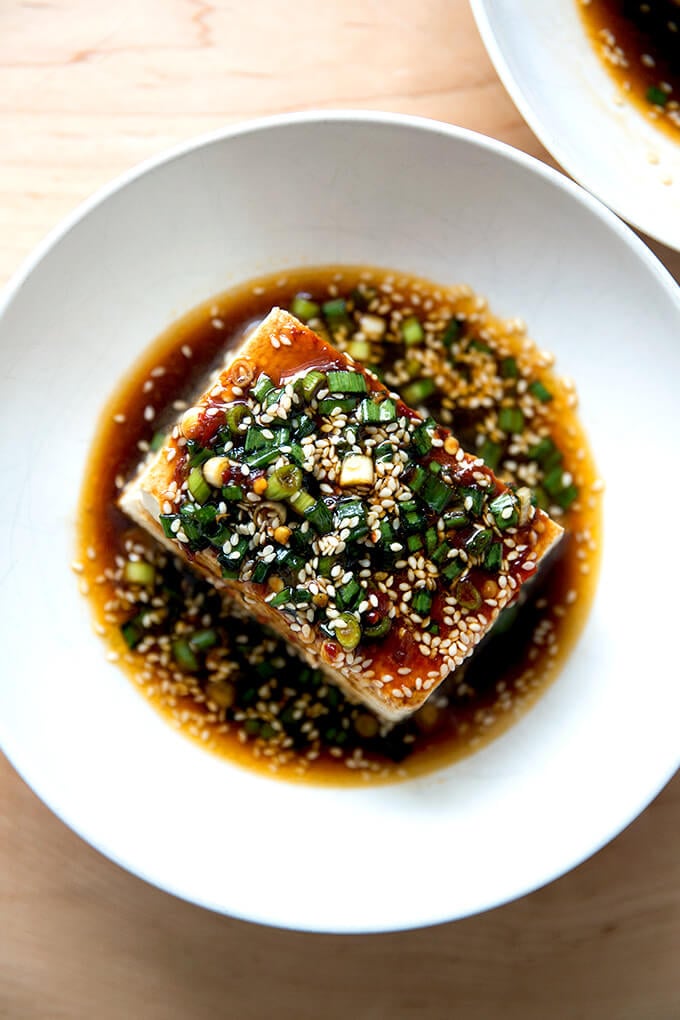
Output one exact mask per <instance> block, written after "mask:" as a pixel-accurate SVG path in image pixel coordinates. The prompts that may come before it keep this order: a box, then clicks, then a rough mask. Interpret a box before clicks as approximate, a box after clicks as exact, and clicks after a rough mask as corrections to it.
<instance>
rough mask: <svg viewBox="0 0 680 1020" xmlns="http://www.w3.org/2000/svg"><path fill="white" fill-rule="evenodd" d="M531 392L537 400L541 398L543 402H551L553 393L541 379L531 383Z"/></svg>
mask: <svg viewBox="0 0 680 1020" xmlns="http://www.w3.org/2000/svg"><path fill="white" fill-rule="evenodd" d="M529 393H531V394H533V396H534V397H536V399H537V400H540V401H541V403H542V404H547V403H549V402H550V401H551V400H552V398H553V395H552V393H551V392H550V390H549V389H547V387H546V386H544V385H543V383H542V382H541V380H540V379H536V380H535V382H532V383H529Z"/></svg>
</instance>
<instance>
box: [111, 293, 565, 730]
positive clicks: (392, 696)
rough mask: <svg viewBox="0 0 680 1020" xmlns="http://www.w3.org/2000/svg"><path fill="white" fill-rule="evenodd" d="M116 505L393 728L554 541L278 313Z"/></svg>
mask: <svg viewBox="0 0 680 1020" xmlns="http://www.w3.org/2000/svg"><path fill="white" fill-rule="evenodd" d="M120 505H121V507H122V508H123V510H124V511H125V512H126V513H127V514H129V516H130V517H132V518H133V519H134V520H135V521H137V522H138V523H139V524H140V525H142V527H144V528H146V529H147V530H148V531H149V532H150V533H151V534H152V535H154V536H155V537H156V538H157V539H158V540H159V541H161V542H163V543H164V544H166V545H167V546H169V547H170V548H172V549H174V550H175V552H176V553H178V554H179V555H180V556H182V557H183V558H184V560H185V561H186V562H187V563H189V564H190V565H191V566H192V567H193V568H194V569H195V570H197V571H198V572H199V573H201V574H202V575H203V576H205V577H206V578H209V579H210V580H211V581H212V582H213V583H214V584H215V585H216V586H218V587H219V588H221V589H222V590H224V591H226V592H227V593H228V594H229V596H230V597H231V598H233V599H234V600H235V601H236V602H238V603H240V604H241V606H242V607H245V609H246V611H247V612H248V613H249V614H251V615H252V616H253V617H255V618H256V619H257V620H259V621H260V622H261V623H263V624H267V625H268V626H270V627H272V628H273V629H274V630H276V631H277V632H278V633H279V634H281V635H282V636H283V637H284V638H286V639H287V640H288V641H289V642H290V643H291V644H292V645H294V646H295V647H296V649H297V650H298V652H299V653H300V654H301V655H302V656H303V658H305V659H306V660H307V661H308V662H309V663H310V664H312V665H313V666H320V667H321V668H322V669H323V670H324V671H325V672H326V674H327V675H328V676H329V678H330V679H331V680H332V681H334V682H335V683H336V684H338V685H339V686H340V687H341V688H342V689H343V690H344V691H345V692H346V693H347V694H348V695H349V696H350V697H352V698H353V699H354V700H360V701H363V702H364V703H365V704H366V705H368V706H369V707H370V708H371V709H373V710H374V711H375V712H376V713H377V714H378V715H380V716H381V717H382V718H383V719H385V720H390V721H395V720H398V719H400V718H402V717H404V716H405V715H408V714H409V713H411V712H413V711H414V710H415V709H417V708H418V707H419V706H421V705H422V704H423V702H424V701H425V699H426V698H427V697H428V696H429V695H430V694H431V693H432V692H433V691H434V690H435V689H436V688H437V686H438V685H439V684H440V683H441V682H442V680H444V678H445V677H446V676H448V674H449V673H450V672H451V671H452V670H455V669H456V668H457V667H458V666H460V665H461V663H462V662H463V661H464V660H465V659H466V658H467V656H469V655H470V654H471V653H472V652H473V651H474V649H475V647H476V645H477V644H478V643H479V642H480V640H481V639H482V638H483V637H484V636H485V634H487V633H488V631H489V629H490V628H491V626H492V625H493V623H494V621H495V619H496V617H497V616H498V614H499V612H500V611H501V610H502V609H503V608H504V607H505V606H507V605H508V604H509V603H511V602H513V601H514V600H515V599H516V598H517V597H518V595H519V592H520V589H521V587H522V585H523V584H525V582H526V581H528V580H529V578H531V577H532V575H533V574H534V573H535V571H536V569H537V567H538V564H539V563H540V561H541V559H542V558H543V557H544V556H545V555H546V554H547V553H548V551H549V550H550V549H551V547H552V546H553V545H554V544H555V542H556V541H558V540H559V538H560V536H561V534H562V529H561V528H560V527H559V525H557V524H555V523H554V522H553V521H552V520H551V519H550V518H549V517H548V516H547V515H546V514H545V513H543V511H541V510H539V509H536V508H535V507H534V506H533V505H532V503H531V496H530V492H529V490H522V489H520V490H517V491H516V492H513V491H511V490H510V489H508V488H507V487H506V486H505V485H503V484H502V483H501V482H500V481H499V480H498V479H497V478H496V477H495V476H494V475H493V473H492V472H491V471H490V470H489V469H488V468H487V467H485V465H484V464H483V462H482V461H481V460H480V459H478V458H475V457H471V456H469V455H468V454H467V453H465V452H464V451H463V449H462V448H461V447H460V446H459V444H458V442H457V440H456V438H455V437H454V436H453V435H452V434H451V433H450V432H449V431H448V430H447V429H445V428H443V427H441V426H438V425H436V424H435V422H434V421H432V420H431V419H423V418H422V417H421V416H420V415H419V414H417V413H416V412H414V411H413V410H411V409H410V408H408V407H407V406H406V405H405V404H403V403H402V401H401V400H399V399H398V397H397V396H396V395H395V394H391V393H389V392H388V391H387V390H386V389H385V387H384V386H383V385H382V384H381V383H380V382H379V380H378V379H377V378H376V377H375V376H374V375H373V374H372V373H370V372H368V371H366V370H364V369H363V368H362V367H361V366H359V365H358V364H356V363H355V362H353V361H352V359H351V358H349V357H348V356H346V355H344V354H341V353H339V352H338V351H336V350H335V349H334V348H333V347H331V346H330V345H329V344H328V343H326V342H325V341H324V340H322V339H321V338H320V337H318V336H317V335H316V334H315V333H313V332H312V330H310V329H309V328H307V327H306V326H304V325H302V324H301V323H300V322H298V321H297V319H295V318H293V317H292V316H291V315H289V314H288V313H286V312H284V311H281V310H280V309H278V308H275V309H274V310H273V311H272V312H271V313H270V314H269V315H268V316H267V318H266V319H265V320H264V321H263V322H262V323H261V325H260V326H258V327H257V328H256V329H255V330H254V331H253V332H252V333H251V334H250V335H249V336H247V337H246V338H245V339H244V340H243V341H242V342H241V344H240V346H239V347H238V348H237V349H236V350H234V351H233V352H232V353H231V354H230V355H229V359H228V361H227V362H226V363H225V366H224V368H223V370H222V371H221V372H220V373H219V375H218V376H217V377H215V378H214V379H213V381H212V382H211V384H210V385H209V387H208V389H207V390H206V391H205V392H204V393H202V394H200V395H197V397H196V400H195V406H193V407H191V408H189V410H188V411H186V412H185V413H184V415H183V416H182V418H181V420H180V421H178V422H177V424H176V425H175V427H174V428H173V429H172V432H171V434H170V435H169V436H168V438H167V440H166V442H165V444H164V445H163V446H162V448H161V449H160V450H159V451H158V452H157V453H155V454H154V455H152V456H151V458H150V459H149V460H147V461H146V462H145V463H144V464H142V466H141V467H140V470H139V472H138V474H137V476H136V477H135V478H134V479H133V480H132V481H131V482H130V483H129V484H128V485H127V487H126V488H125V490H124V491H123V493H122V496H121V500H120Z"/></svg>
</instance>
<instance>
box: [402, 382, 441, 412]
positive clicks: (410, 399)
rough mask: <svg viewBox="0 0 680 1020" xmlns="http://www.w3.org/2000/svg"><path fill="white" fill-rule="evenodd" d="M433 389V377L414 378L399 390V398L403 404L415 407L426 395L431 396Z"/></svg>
mask: <svg viewBox="0 0 680 1020" xmlns="http://www.w3.org/2000/svg"><path fill="white" fill-rule="evenodd" d="M434 391H435V384H434V379H415V380H414V381H413V382H411V383H407V385H406V386H404V388H403V390H402V391H401V399H402V400H403V401H404V403H405V404H409V405H411V406H414V407H417V406H419V405H420V404H422V403H423V401H424V400H427V398H428V397H431V396H432V394H433V393H434Z"/></svg>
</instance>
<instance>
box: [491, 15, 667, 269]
mask: <svg viewBox="0 0 680 1020" xmlns="http://www.w3.org/2000/svg"><path fill="white" fill-rule="evenodd" d="M578 2H580V0H553V2H552V3H549V4H546V3H544V2H543V0H516V2H515V3H513V4H508V3H506V2H505V0H471V4H472V9H473V11H474V13H475V17H476V19H477V24H478V26H479V29H480V31H481V34H482V38H483V39H484V42H485V45H486V47H487V50H488V51H489V55H490V57H491V59H492V60H493V62H494V64H495V66H496V70H497V71H498V73H499V75H500V76H501V78H502V80H503V83H504V85H505V87H506V88H507V89H508V91H509V92H510V94H511V96H512V98H513V99H514V101H515V103H516V104H517V106H518V108H519V110H520V112H521V114H522V116H523V117H524V118H525V120H526V121H527V122H528V123H529V125H530V127H531V128H532V129H533V131H534V132H535V133H536V134H537V135H538V137H539V138H540V139H541V141H542V142H543V144H544V145H545V146H546V148H547V149H549V151H550V152H551V153H552V155H553V156H554V157H555V159H557V160H558V162H559V163H560V164H561V165H562V166H563V167H564V168H565V170H567V171H568V172H569V173H570V174H571V175H572V176H573V177H574V178H576V180H578V181H580V183H581V184H583V185H584V186H585V187H586V188H588V189H589V190H590V191H592V192H593V194H595V195H597V196H598V197H599V198H601V199H602V201H603V202H606V204H607V205H608V206H610V208H612V209H614V210H615V211H616V212H618V213H619V214H620V215H621V216H623V217H624V218H625V219H627V220H628V221H629V222H630V223H633V224H634V225H635V226H636V227H639V228H640V229H641V230H644V231H645V232H646V233H648V234H650V235H651V236H652V237H655V238H657V239H658V240H659V241H662V242H664V243H665V244H668V245H670V246H671V247H672V248H676V249H680V144H678V143H677V142H676V141H675V140H674V139H672V138H671V137H670V136H667V135H666V134H664V133H663V132H662V131H660V130H659V129H657V128H655V127H654V125H653V124H652V123H651V122H650V121H649V120H647V119H646V118H645V117H644V115H643V114H642V113H641V112H640V111H639V110H638V109H637V108H636V107H635V106H634V105H633V104H632V103H630V102H623V103H617V97H618V93H619V89H618V87H617V85H616V84H615V82H614V81H613V80H612V78H611V77H610V75H609V74H608V73H607V71H606V70H605V68H604V67H603V66H602V62H601V60H600V57H599V56H598V55H597V54H596V53H595V50H594V49H593V46H592V43H591V41H590V39H589V38H588V36H587V34H586V30H585V27H584V25H583V23H582V21H581V17H580V15H579V12H578V9H577V3H578ZM668 182H671V183H668Z"/></svg>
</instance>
